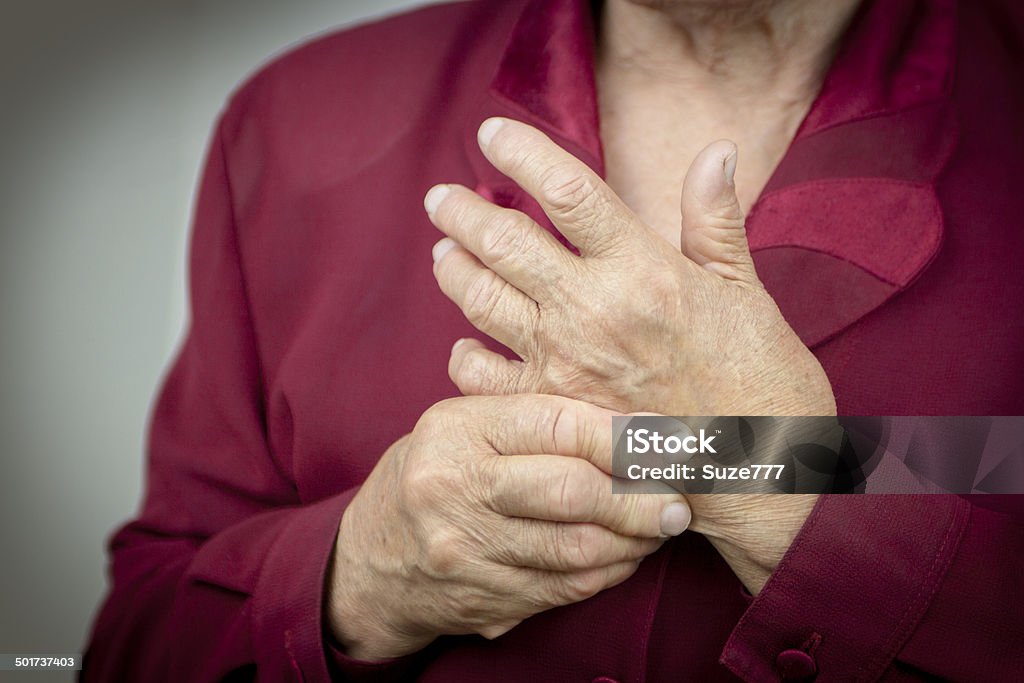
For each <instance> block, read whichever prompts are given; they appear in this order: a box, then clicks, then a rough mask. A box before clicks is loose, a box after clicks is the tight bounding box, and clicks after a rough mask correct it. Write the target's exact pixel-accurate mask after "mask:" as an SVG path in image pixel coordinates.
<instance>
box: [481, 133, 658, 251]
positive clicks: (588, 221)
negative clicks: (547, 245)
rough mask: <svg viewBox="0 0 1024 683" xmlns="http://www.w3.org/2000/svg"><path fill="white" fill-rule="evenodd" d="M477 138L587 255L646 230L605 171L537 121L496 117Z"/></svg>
mask: <svg viewBox="0 0 1024 683" xmlns="http://www.w3.org/2000/svg"><path fill="white" fill-rule="evenodd" d="M477 140H478V142H479V144H480V149H481V150H482V151H483V153H484V156H485V157H487V160H488V161H490V162H491V164H493V165H494V167H495V168H497V169H498V170H499V171H501V172H502V173H504V174H505V175H507V176H508V177H509V178H511V179H512V180H514V181H516V183H517V184H518V185H519V186H520V187H522V188H523V189H524V190H526V191H527V192H528V193H529V194H530V195H531V196H533V198H534V199H536V200H537V201H538V202H539V203H540V206H541V208H542V209H544V213H546V214H547V215H548V217H549V218H551V221H552V223H554V225H555V227H556V228H558V231H559V232H561V233H562V234H563V235H565V237H566V238H567V239H568V240H569V241H570V242H572V243H573V244H574V245H576V247H577V248H579V250H580V253H581V254H583V255H584V256H587V255H591V256H595V255H600V254H601V253H603V252H607V251H608V250H610V249H611V250H614V249H615V247H616V246H618V245H620V244H622V243H623V242H624V238H628V237H630V236H636V234H638V233H640V232H642V231H643V230H644V227H643V225H642V224H641V223H640V222H639V221H638V220H637V218H636V217H635V216H634V215H633V212H632V211H631V210H630V209H629V208H628V207H627V206H626V205H625V203H624V202H623V201H622V200H621V199H619V197H618V195H616V194H615V192H613V191H612V189H611V188H610V187H608V185H607V183H605V182H604V180H602V179H601V178H600V176H598V175H597V174H596V173H594V171H593V170H592V169H591V168H590V167H588V166H587V165H586V164H584V163H583V162H582V161H580V160H579V159H577V158H576V157H574V156H573V155H571V154H569V152H567V151H565V150H564V149H562V148H561V147H559V146H558V145H556V144H555V143H554V142H552V141H551V138H549V137H548V136H547V135H545V134H544V133H542V132H540V131H539V130H537V129H536V128H534V127H533V126H530V125H527V124H525V123H521V122H519V121H514V120H512V119H506V118H502V117H494V118H490V119H487V120H486V121H484V122H483V124H481V126H480V130H479V132H478V133H477Z"/></svg>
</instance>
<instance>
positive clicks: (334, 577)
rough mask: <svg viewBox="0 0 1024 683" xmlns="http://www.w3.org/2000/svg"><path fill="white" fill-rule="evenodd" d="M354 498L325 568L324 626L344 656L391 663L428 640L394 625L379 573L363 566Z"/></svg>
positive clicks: (395, 618)
mask: <svg viewBox="0 0 1024 683" xmlns="http://www.w3.org/2000/svg"><path fill="white" fill-rule="evenodd" d="M357 508H358V496H357V500H353V502H352V505H350V506H349V509H348V510H346V512H345V514H344V516H343V517H342V521H341V524H340V525H339V528H338V535H337V538H336V540H335V544H334V550H333V551H332V554H331V559H330V565H329V567H328V577H329V578H328V581H327V585H326V587H325V591H326V592H325V596H324V604H325V610H324V621H325V626H326V628H327V631H328V633H329V634H330V636H331V638H332V639H333V640H334V641H335V643H336V644H337V646H338V648H339V649H340V650H341V651H342V652H344V653H345V655H347V656H349V657H352V658H353V659H358V660H363V661H371V662H372V661H380V660H386V659H394V658H396V657H401V656H403V655H407V654H411V653H413V652H416V651H418V650H421V649H423V648H424V647H426V646H427V645H428V644H429V643H430V642H431V641H432V640H433V639H434V637H433V636H429V635H427V634H424V633H419V634H417V635H414V634H413V631H414V629H412V628H410V627H404V626H402V625H400V624H399V623H398V621H399V614H398V610H396V609H394V608H393V607H392V606H391V605H390V601H389V600H388V596H387V590H388V589H387V587H386V586H385V585H384V584H385V581H384V578H383V574H386V572H376V571H374V570H373V569H372V568H370V567H369V559H370V558H369V553H368V552H367V551H365V550H364V549H363V548H362V547H361V544H359V543H358V542H357V538H358V535H357V533H356V531H357V530H356V529H355V528H354V527H355V523H354V518H355V517H356V516H357V514H358V509H357Z"/></svg>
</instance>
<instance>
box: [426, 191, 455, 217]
mask: <svg viewBox="0 0 1024 683" xmlns="http://www.w3.org/2000/svg"><path fill="white" fill-rule="evenodd" d="M449 192H451V188H450V187H448V186H447V185H434V186H433V187H432V188H430V191H429V192H427V196H425V197H424V198H423V208H424V209H426V210H427V215H428V216H430V217H431V218H433V216H434V212H435V211H437V207H439V206H441V202H442V201H444V198H445V197H447V196H448V193H449Z"/></svg>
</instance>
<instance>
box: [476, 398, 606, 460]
mask: <svg viewBox="0 0 1024 683" xmlns="http://www.w3.org/2000/svg"><path fill="white" fill-rule="evenodd" d="M464 400H469V399H464ZM471 400H473V401H474V402H475V403H476V404H477V405H478V406H480V407H483V406H484V404H485V403H488V402H490V403H493V405H491V406H488V407H487V410H486V412H487V413H488V414H489V416H491V419H483V420H480V421H479V422H478V425H479V426H478V428H479V429H480V430H481V432H482V435H483V436H484V437H485V438H486V439H487V441H488V443H490V444H491V446H492V447H493V448H494V449H495V450H496V451H497V452H498V453H500V454H502V455H544V454H546V455H565V456H572V457H578V458H583V459H585V460H587V461H589V462H590V463H592V464H593V465H594V466H595V467H597V468H598V469H600V470H602V471H603V472H606V473H608V474H611V473H612V416H614V415H616V414H617V413H614V412H612V411H611V410H605V409H604V408H599V407H598V406H595V405H591V404H589V403H584V402H583V401H576V400H573V399H571V398H563V397H561V396H551V395H548V394H516V395H512V396H480V397H473V398H472V399H471ZM494 416H497V418H496V419H495V417H494Z"/></svg>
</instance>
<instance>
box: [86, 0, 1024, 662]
mask: <svg viewBox="0 0 1024 683" xmlns="http://www.w3.org/2000/svg"><path fill="white" fill-rule="evenodd" d="M1019 8H1020V5H1019V4H1017V3H1015V0H983V1H982V0H972V1H971V2H963V3H956V2H953V0H878V1H877V2H868V3H866V5H865V7H864V8H862V10H861V11H860V12H859V14H858V16H857V17H856V19H855V21H854V24H853V25H852V27H851V29H850V30H849V33H848V35H847V36H846V39H845V42H844V46H843V48H842V50H841V52H840V54H839V55H838V57H837V59H836V61H835V64H834V65H833V67H832V69H831V71H830V72H829V74H828V77H827V79H826V81H825V84H824V87H823V89H822V91H821V94H820V96H819V97H818V99H817V101H816V102H815V104H814V106H813V107H812V109H811V111H810V113H809V114H808V115H807V118H806V120H805V121H804V122H803V125H802V126H801V128H800V130H799V132H798V133H797V136H796V139H795V140H794V141H793V143H792V145H791V147H790V149H789V151H788V152H787V154H786V156H785V158H784V159H783V161H782V162H781V164H780V166H779V167H778V169H777V170H776V172H775V174H774V175H773V176H772V178H771V180H770V182H769V183H768V186H767V187H766V188H765V190H764V193H763V195H762V197H761V198H760V200H759V201H758V202H757V204H756V205H755V207H754V208H753V210H752V212H751V215H750V219H749V237H750V243H751V245H752V248H753V250H754V258H755V261H756V263H757V267H758V272H759V273H760V275H761V277H762V278H763V280H764V281H765V283H766V285H767V287H768V289H769V291H771V292H772V293H773V295H774V296H775V297H776V299H777V301H778V303H779V305H780V307H781V309H782V311H783V313H784V314H785V315H786V317H787V318H788V319H789V321H790V322H791V324H792V325H793V327H794V328H795V329H796V330H797V332H798V333H799V334H800V336H801V338H802V339H803V340H804V341H805V342H806V343H807V344H808V345H810V346H811V348H812V349H813V351H814V353H815V354H816V355H817V357H818V358H819V359H820V361H821V363H822V365H823V366H824V368H825V370H826V371H827V373H828V375H829V377H830V378H831V380H832V384H833V387H834V389H835V393H836V397H837V401H838V405H839V410H840V412H841V413H844V414H874V415H887V414H893V415H902V414H907V415H914V414H940V415H941V414H952V415H961V414H982V415H989V414H1022V413H1024V343H1022V339H1024V305H1022V303H1021V302H1022V301H1024V277H1021V272H1020V270H1018V268H1020V263H1021V261H1022V257H1024V227H1022V220H1021V216H1022V215H1024V190H1022V188H1024V163H1022V162H1021V160H1022V159H1024V134H1022V128H1021V126H1022V123H1021V122H1022V121H1024V72H1022V71H1024V70H1022V63H1024V56H1022V55H1024V48H1022V42H1024V40H1022V35H1024V13H1022V12H1021V10H1020V9H1019ZM589 12H590V10H589V6H588V4H587V3H584V2H580V1H570V0H548V1H532V0H531V1H525V0H514V1H512V0H504V1H501V2H497V1H494V2H473V3H459V4H452V5H441V6H435V7H430V8H427V9H424V10H420V11H416V12H413V13H409V14H405V15H402V16H398V17H394V18H392V19H388V20H386V21H382V22H378V23H374V24H370V25H367V26H363V27H360V28H356V29H353V30H349V31H345V32H342V33H339V34H336V35H331V36H328V37H326V38H324V39H321V40H317V41H316V42H313V43H311V44H309V45H306V46H304V47H302V48H300V49H297V50H295V51H293V52H291V53H289V54H287V55H285V56H284V57H282V58H280V59H278V60H277V61H275V62H274V63H272V64H271V65H270V66H268V67H266V68H265V69H263V70H262V71H260V72H259V73H258V74H257V75H256V76H255V77H254V78H252V79H251V80H250V81H249V82H248V83H246V84H245V85H244V86H243V87H242V88H240V89H239V91H238V92H237V93H236V94H235V95H234V97H233V98H232V100H231V102H230V104H229V106H228V107H227V109H226V111H225V112H224V114H223V116H222V119H221V121H220V123H219V125H218V127H217V129H216V134H215V136H214V138H213V141H212V144H211V147H210V152H209V158H208V162H207V166H206V172H205V175H204V179H203V181H202V185H201V188H200V192H199V198H198V205H197V208H196V215H195V226H194V235H193V242H192V261H191V277H192V292H191V296H192V320H191V326H190V330H189V334H188V337H187V341H186V342H185V344H184V346H183V348H182V349H181V352H180V356H179V358H178V360H177V362H176V364H175V365H174V367H173V369H172V370H171V372H170V374H169V375H168V377H167V378H166V383H165V386H164V388H163V391H162V394H161V397H160V400H159V403H158V404H157V407H156V409H155V414H154V415H153V422H152V428H151V438H150V447H149V469H148V481H147V490H146V495H145V501H144V503H143V505H142V509H141V511H140V513H139V515H138V518H137V519H136V520H135V521H133V522H131V523H130V524H128V525H126V526H125V527H124V528H122V529H121V530H119V531H118V532H117V533H116V535H115V536H114V537H113V539H112V541H111V546H110V547H111V553H112V557H113V563H112V568H111V576H112V589H111V593H110V595H109V597H108V598H107V601H106V603H105V605H104V606H103V608H102V611H101V613H100V615H99V617H98V620H97V622H96V625H95V629H94V632H93V634H92V640H91V644H90V646H89V649H88V653H87V655H86V665H85V672H84V679H85V680H87V681H91V680H96V681H99V680H119V681H157V680H170V681H207V680H219V679H223V678H230V680H241V679H246V678H252V677H257V678H259V679H260V680H268V681H270V680H304V681H323V680H327V679H328V678H329V676H331V675H333V676H334V677H335V678H337V679H341V680H370V681H384V680H407V679H409V678H412V677H414V676H417V675H419V676H422V679H423V680H425V681H437V682H441V681H444V682H450V681H511V680H532V681H590V680H595V681H598V680H600V681H622V682H626V681H630V682H634V681H666V680H683V681H718V680H736V677H739V678H740V679H743V680H747V681H771V680H779V679H780V678H781V679H785V680H796V679H801V678H804V679H809V678H812V677H814V676H815V675H816V676H817V680H818V681H821V682H824V681H854V680H858V681H874V680H884V681H903V680H918V679H923V678H926V677H928V676H941V677H945V678H948V679H954V680H962V681H986V680H993V681H994V680H1002V681H1006V680H1024V645H1022V643H1024V609H1022V607H1024V604H1022V599H1021V596H1024V525H1022V523H1021V519H1020V517H1019V516H1015V515H1014V514H1012V513H1008V512H1005V511H1004V512H999V511H996V510H993V509H990V508H991V506H989V507H982V506H980V505H972V504H971V503H970V502H968V500H967V499H965V498H962V497H957V496H872V495H863V496H845V497H843V496H833V497H825V498H823V499H822V501H821V503H820V504H819V505H818V506H817V508H816V509H815V511H814V512H813V514H812V516H811V518H810V519H809V520H808V522H807V524H806V525H805V527H804V529H803V530H802V532H801V533H800V535H799V536H798V537H797V540H796V541H795V542H794V544H793V546H792V548H791V549H790V551H789V553H788V554H787V555H786V557H785V559H784V560H783V562H782V564H781V565H780V566H779V568H778V570H777V571H776V572H775V573H774V574H773V576H772V578H771V580H770V581H769V583H768V585H767V586H766V587H765V589H764V591H763V592H762V593H761V594H760V595H759V596H758V597H757V598H756V599H753V600H751V599H749V598H748V597H745V596H744V593H743V592H742V590H741V586H740V583H739V581H738V580H737V579H736V577H735V576H734V575H733V574H732V572H731V571H730V570H729V568H728V566H727V565H726V564H725V563H724V562H723V561H722V559H721V558H720V557H719V556H718V555H717V554H716V552H715V551H714V550H713V549H712V548H711V546H710V545H709V544H708V543H707V541H706V540H705V539H704V538H703V537H702V536H699V535H697V534H695V533H686V534H683V535H682V536H681V537H679V538H678V539H675V540H673V541H671V542H669V543H666V544H665V546H664V547H663V548H662V549H661V550H660V551H659V552H658V553H657V554H655V555H653V556H651V557H650V558H648V559H647V560H645V562H644V563H643V564H642V565H641V569H640V570H639V571H638V573H637V574H636V575H635V576H634V577H633V578H632V579H631V580H629V581H627V582H626V583H624V584H622V585H620V586H618V587H616V588H614V589H611V590H608V591H605V592H603V593H601V594H600V595H598V596H596V597H594V598H592V599H590V600H587V601H585V602H582V603H579V604H576V605H572V606H569V607H564V608H561V609H555V610H551V611H549V612H545V613H543V614H540V615H537V616H536V617H534V618H532V619H529V620H527V621H526V622H524V623H523V624H522V625H520V626H519V627H517V628H516V629H514V630H513V631H511V632H510V633H509V634H507V635H506V636H503V637H502V638H499V639H497V640H495V641H487V640H484V639H482V638H479V637H475V636H474V637H470V636H466V637H445V638H442V639H440V640H439V641H437V642H436V643H435V644H434V645H432V646H431V647H429V648H428V649H426V650H425V651H423V652H421V653H418V654H416V655H411V656H409V657H405V658H401V659H399V660H395V661H391V662H384V663H377V664H368V663H361V662H357V661H354V660H351V659H349V658H347V657H345V656H344V655H343V654H341V653H339V652H337V651H336V650H334V649H333V647H332V646H331V644H330V643H329V641H328V639H326V638H325V637H324V631H323V627H322V623H323V619H322V617H323V614H322V612H323V586H324V577H325V572H326V565H327V560H328V557H329V554H330V551H331V548H332V545H333V543H334V539H335V533H336V530H337V527H338V523H339V520H340V518H341V515H342V513H343V511H344V510H345V506H346V505H347V504H348V502H349V501H350V500H351V498H352V496H353V495H354V494H355V492H356V491H357V489H358V487H359V485H360V482H362V481H363V479H364V478H365V477H366V475H367V473H368V472H369V471H370V470H371V469H372V468H373V466H374V463H375V462H376V461H377V459H378V457H379V456H380V455H381V453H383V452H384V450H385V449H386V448H387V447H388V445H389V444H391V443H392V442H393V441H395V440H396V439H397V438H398V437H400V436H401V435H402V434H404V433H406V432H408V431H409V430H410V429H411V428H412V426H413V424H414V423H415V421H416V419H417V417H418V416H419V415H420V414H421V413H422V412H423V410H424V409H426V408H427V407H428V406H430V405H431V404H433V403H434V402H436V401H438V400H440V399H442V398H445V397H447V396H451V395H453V393H454V392H455V389H454V387H453V386H452V385H451V383H450V382H449V380H448V378H447V374H446V362H447V358H448V351H449V348H450V346H451V343H452V342H453V341H454V340H455V339H456V338H457V337H459V336H465V335H470V334H473V333H474V330H473V329H472V328H471V327H470V326H469V324H468V323H467V322H466V321H465V320H464V319H463V317H462V315H461V313H460V312H459V310H458V309H457V308H456V307H455V306H454V305H453V304H451V303H450V302H449V301H448V300H447V299H446V298H445V297H444V296H443V295H442V294H441V293H440V291H438V288H437V286H436V284H435V282H434V279H433V276H432V274H431V258H430V247H431V245H432V244H433V243H434V241H436V240H437V239H438V238H439V234H438V233H437V232H436V231H435V230H434V229H433V228H432V227H431V225H430V224H429V222H428V221H427V219H426V216H425V215H424V213H423V210H422V206H421V198H422V196H423V194H424V192H425V191H426V189H427V188H428V187H429V186H430V185H432V184H433V183H436V182H441V181H451V182H460V183H464V184H467V185H469V186H471V187H477V188H478V189H479V191H480V192H482V193H483V194H485V195H486V196H489V197H491V198H492V199H494V200H495V201H497V202H499V203H501V204H504V205H509V206H516V207H519V208H522V209H524V210H526V211H527V212H529V213H530V214H531V215H533V216H534V217H535V218H537V219H538V220H540V221H542V222H543V223H544V224H545V225H548V223H547V221H546V220H545V219H544V218H543V216H542V215H541V214H540V212H539V211H538V209H537V206H536V205H535V204H534V203H533V202H532V200H530V199H529V198H528V197H526V196H524V195H523V193H522V192H521V191H519V190H518V189H517V188H516V187H515V186H513V185H512V184H510V182H509V181H508V180H506V179H505V178H503V177H502V176H500V175H499V174H498V173H497V172H496V171H494V170H493V169H492V168H491V167H489V166H488V165H487V164H486V163H485V161H484V159H483V157H482V156H481V154H480V153H479V151H478V149H477V148H476V145H475V142H474V137H475V130H476V127H477V125H478V124H479V123H480V121H481V120H482V119H483V118H485V117H486V116H491V115H504V116H511V117H514V118H520V119H523V120H526V121H528V122H530V123H532V124H534V125H537V126H539V127H541V128H542V129H544V130H545V131H547V132H548V133H549V134H550V135H551V136H552V138H553V139H555V141H557V142H558V143H559V144H562V145H563V146H564V147H566V148H567V149H569V150H570V151H572V152H573V153H575V154H576V155H578V156H579V157H580V158H581V159H583V160H584V161H586V162H587V163H588V164H590V165H591V166H593V167H594V168H595V169H597V170H598V171H603V164H602V157H601V147H600V138H599V135H598V115H597V107H596V98H595V86H594V78H593V68H592V48H593V37H592V36H593V31H592V26H591V20H590V13H589ZM948 457H957V453H956V449H955V448H950V453H949V456H948ZM974 502H975V503H977V502H979V501H977V500H975V501H974ZM352 618H353V619H358V618H359V615H352ZM232 676H233V677H232Z"/></svg>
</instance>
